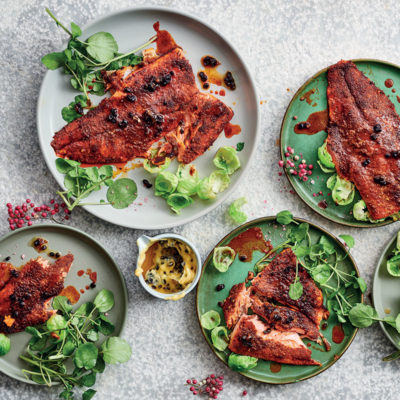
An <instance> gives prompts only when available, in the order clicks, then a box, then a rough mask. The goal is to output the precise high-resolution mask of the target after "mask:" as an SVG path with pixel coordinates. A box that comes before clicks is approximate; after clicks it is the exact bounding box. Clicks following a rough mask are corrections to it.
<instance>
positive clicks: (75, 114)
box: [61, 94, 88, 122]
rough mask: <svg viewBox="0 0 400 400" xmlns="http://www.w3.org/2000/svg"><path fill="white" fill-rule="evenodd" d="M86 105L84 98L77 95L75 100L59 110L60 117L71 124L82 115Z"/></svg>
mask: <svg viewBox="0 0 400 400" xmlns="http://www.w3.org/2000/svg"><path fill="white" fill-rule="evenodd" d="M87 104H88V100H87V98H86V97H85V96H83V95H81V94H79V95H78V96H75V100H74V101H72V102H71V103H69V104H68V106H66V107H64V108H63V109H62V110H61V115H62V117H63V119H64V121H66V122H71V121H73V120H75V119H77V118H79V117H81V116H82V115H83V108H85V107H86V106H87Z"/></svg>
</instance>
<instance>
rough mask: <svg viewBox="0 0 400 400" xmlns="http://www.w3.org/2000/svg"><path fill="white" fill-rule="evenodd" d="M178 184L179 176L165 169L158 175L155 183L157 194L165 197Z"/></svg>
mask: <svg viewBox="0 0 400 400" xmlns="http://www.w3.org/2000/svg"><path fill="white" fill-rule="evenodd" d="M177 186H178V178H177V176H176V175H174V174H173V173H172V172H169V171H163V172H161V173H160V174H159V175H157V178H156V181H155V183H154V188H155V193H154V194H155V195H156V196H161V197H165V196H168V195H169V194H171V193H173V192H174V191H175V189H176V187H177Z"/></svg>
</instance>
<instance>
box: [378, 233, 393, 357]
mask: <svg viewBox="0 0 400 400" xmlns="http://www.w3.org/2000/svg"><path fill="white" fill-rule="evenodd" d="M396 236H397V234H396V235H395V236H394V238H393V239H391V240H390V242H389V244H388V245H387V246H386V248H385V250H383V253H382V256H381V258H380V259H379V261H378V265H377V267H376V270H375V274H374V283H373V286H372V301H373V303H374V307H375V309H376V311H377V312H378V314H379V316H380V317H386V316H389V315H393V316H396V315H397V314H399V313H400V278H396V277H394V276H392V275H390V274H389V272H388V271H387V269H386V262H387V260H388V256H390V254H391V253H392V250H393V249H394V248H395V247H396V239H397V237H396ZM385 311H387V312H385ZM380 325H381V328H382V330H383V332H384V333H385V335H386V336H387V337H388V339H389V340H390V341H391V342H392V343H393V345H394V346H395V347H396V348H397V349H400V334H399V333H398V332H397V331H396V329H394V328H392V327H391V326H389V325H387V324H383V323H382V322H380Z"/></svg>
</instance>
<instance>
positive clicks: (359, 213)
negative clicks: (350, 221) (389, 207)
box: [353, 200, 369, 221]
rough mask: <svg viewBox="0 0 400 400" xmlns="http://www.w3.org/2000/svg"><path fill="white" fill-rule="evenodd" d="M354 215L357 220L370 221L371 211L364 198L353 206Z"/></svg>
mask: <svg viewBox="0 0 400 400" xmlns="http://www.w3.org/2000/svg"><path fill="white" fill-rule="evenodd" d="M353 217H354V218H355V219H356V220H357V221H368V220H369V212H368V209H367V205H366V204H365V201H364V200H360V201H357V203H356V204H354V206H353Z"/></svg>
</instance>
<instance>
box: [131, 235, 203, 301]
mask: <svg viewBox="0 0 400 400" xmlns="http://www.w3.org/2000/svg"><path fill="white" fill-rule="evenodd" d="M160 239H178V240H181V241H182V242H184V243H186V244H187V245H188V246H189V247H190V248H191V249H192V250H193V252H194V254H195V256H196V260H197V270H196V276H195V277H194V279H193V281H192V282H191V283H190V285H189V286H188V287H186V288H185V289H184V290H182V291H180V292H177V293H174V294H170V293H160V292H157V290H154V289H153V288H152V287H151V286H149V285H148V284H147V283H146V281H145V280H144V278H143V275H142V274H140V275H136V276H137V277H138V278H139V282H140V283H141V284H142V286H143V287H144V289H145V290H146V291H147V292H148V293H150V294H151V295H153V296H154V297H157V298H159V299H163V300H180V299H182V298H183V297H185V295H186V294H188V293H189V292H190V291H192V290H193V289H194V288H195V286H196V285H197V282H198V281H199V279H200V275H201V267H202V264H201V258H200V254H199V252H198V251H197V249H196V247H195V246H194V244H193V243H192V242H190V241H189V240H187V239H186V238H184V237H183V236H180V235H176V234H175V233H163V234H161V235H157V236H153V237H149V236H146V235H142V236H140V237H139V238H138V240H137V242H136V243H137V246H138V248H139V256H138V259H137V262H136V271H137V270H138V268H139V265H141V264H142V263H143V261H144V257H145V254H146V251H147V249H148V248H149V247H150V245H151V244H152V243H154V242H156V241H157V240H160Z"/></svg>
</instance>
